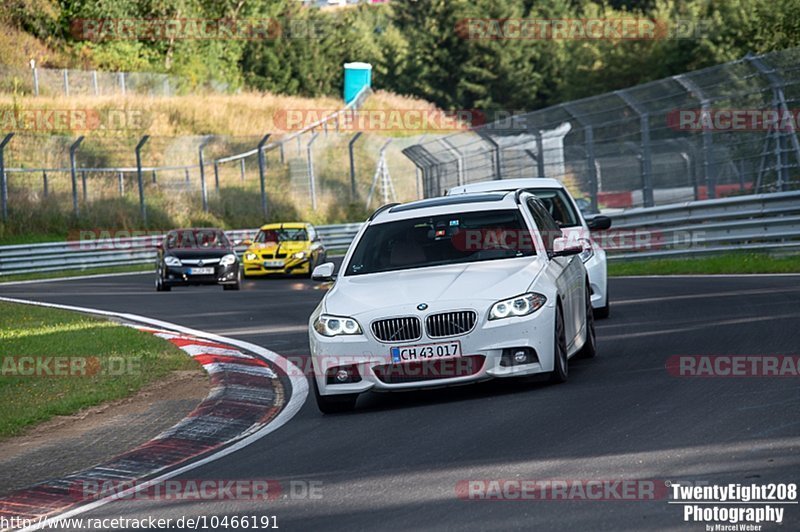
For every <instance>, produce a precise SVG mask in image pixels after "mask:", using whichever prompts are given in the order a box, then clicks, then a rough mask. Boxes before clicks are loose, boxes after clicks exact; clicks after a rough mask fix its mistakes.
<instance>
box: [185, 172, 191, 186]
mask: <svg viewBox="0 0 800 532" xmlns="http://www.w3.org/2000/svg"><path fill="white" fill-rule="evenodd" d="M183 173H184V180H185V181H186V185H187V186H188V185H189V183H190V180H189V169H188V168H184V169H183Z"/></svg>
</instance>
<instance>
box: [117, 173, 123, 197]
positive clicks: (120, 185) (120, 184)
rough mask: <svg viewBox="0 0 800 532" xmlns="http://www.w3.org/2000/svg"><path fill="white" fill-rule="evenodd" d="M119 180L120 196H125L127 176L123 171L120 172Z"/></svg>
mask: <svg viewBox="0 0 800 532" xmlns="http://www.w3.org/2000/svg"><path fill="white" fill-rule="evenodd" d="M117 180H118V181H119V184H118V187H119V195H120V196H124V195H125V176H124V175H123V173H122V172H118V174H117Z"/></svg>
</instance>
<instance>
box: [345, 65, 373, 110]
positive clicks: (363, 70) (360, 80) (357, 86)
mask: <svg viewBox="0 0 800 532" xmlns="http://www.w3.org/2000/svg"><path fill="white" fill-rule="evenodd" d="M371 86H372V65H370V64H369V63H345V64H344V103H350V102H352V101H353V100H355V99H356V96H358V93H359V92H361V89H363V88H364V87H371Z"/></svg>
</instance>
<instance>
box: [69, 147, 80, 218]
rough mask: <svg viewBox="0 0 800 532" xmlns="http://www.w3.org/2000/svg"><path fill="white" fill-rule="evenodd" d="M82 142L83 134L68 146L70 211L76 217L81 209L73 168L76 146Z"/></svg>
mask: <svg viewBox="0 0 800 532" xmlns="http://www.w3.org/2000/svg"><path fill="white" fill-rule="evenodd" d="M81 142H83V135H81V136H80V137H78V140H76V141H75V142H73V143H72V146H70V147H69V173H70V176H71V177H72V212H73V213H74V214H75V217H76V218H77V217H78V216H79V215H80V213H81V211H80V207H78V173H77V171H76V170H75V152H76V151H77V150H78V147H79V146H80V145H81Z"/></svg>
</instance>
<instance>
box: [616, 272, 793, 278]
mask: <svg viewBox="0 0 800 532" xmlns="http://www.w3.org/2000/svg"><path fill="white" fill-rule="evenodd" d="M682 277H686V278H689V279H691V278H693V277H696V278H698V279H704V278H720V277H800V273H700V274H689V273H685V274H675V275H671V274H667V275H609V277H608V278H609V279H680V278H682Z"/></svg>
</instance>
